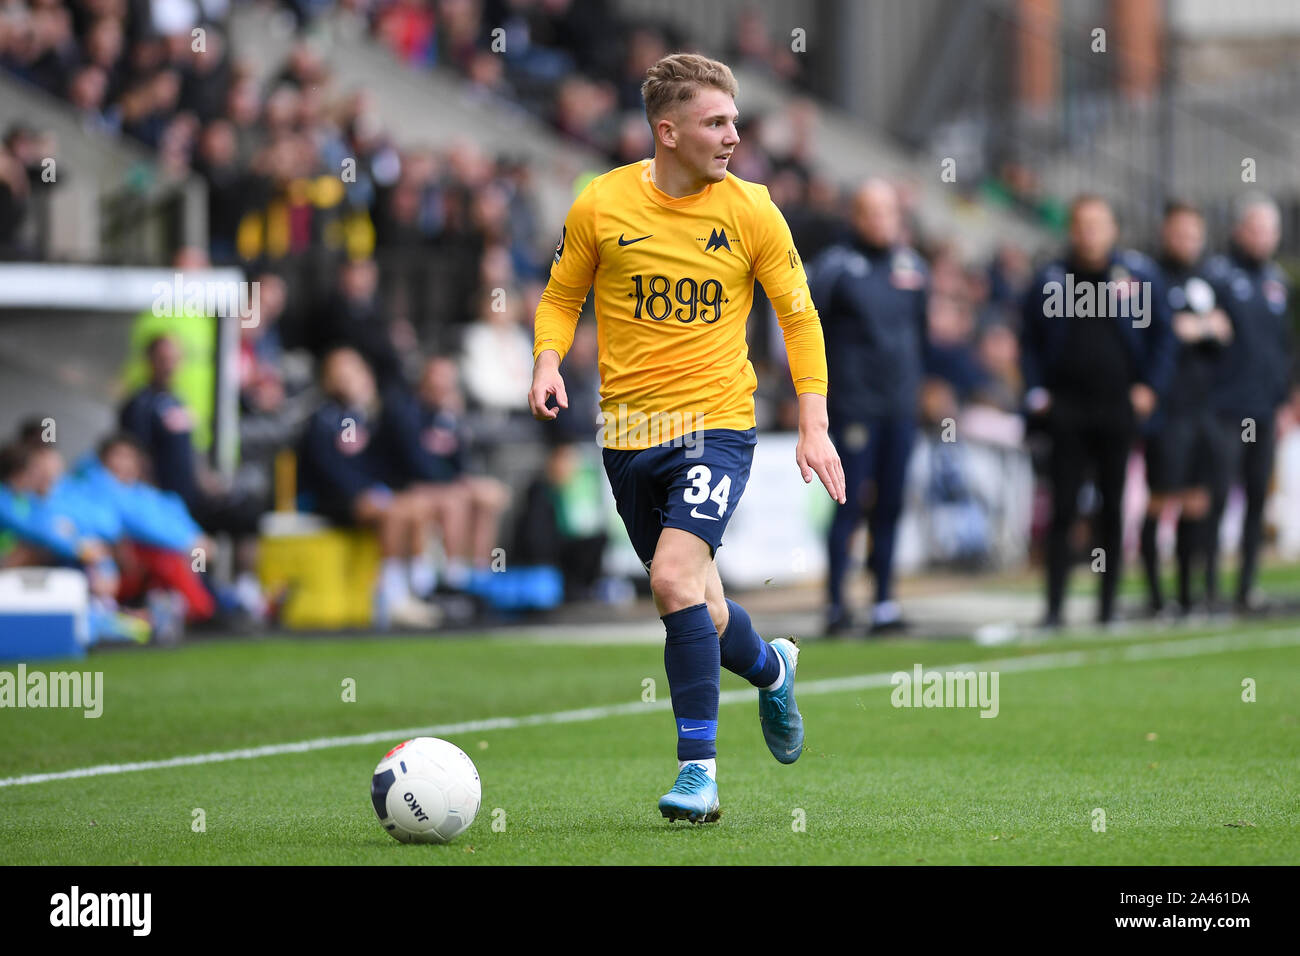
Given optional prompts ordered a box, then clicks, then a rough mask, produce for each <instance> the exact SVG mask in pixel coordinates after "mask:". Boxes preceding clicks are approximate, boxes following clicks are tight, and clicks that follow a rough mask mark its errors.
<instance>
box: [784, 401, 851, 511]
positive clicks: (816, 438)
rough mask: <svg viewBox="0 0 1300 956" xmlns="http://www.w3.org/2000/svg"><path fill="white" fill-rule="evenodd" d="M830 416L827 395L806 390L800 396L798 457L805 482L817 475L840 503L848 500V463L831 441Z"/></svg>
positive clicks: (796, 447) (796, 457)
mask: <svg viewBox="0 0 1300 956" xmlns="http://www.w3.org/2000/svg"><path fill="white" fill-rule="evenodd" d="M829 428H830V419H829V418H828V417H827V414H826V396H825V395H818V394H816V393H814V392H804V393H803V394H802V395H800V396H799V442H798V444H797V445H796V446H795V450H794V457H795V461H796V462H797V463H798V465H799V474H800V475H802V476H803V480H804V481H805V482H810V481H812V480H813V476H814V475H816V476H817V477H818V478H820V479H821V483H822V484H823V485H824V486H825V487H826V493H827V494H829V495H830V496H831V497H832V498H833V499H834V500H836V501H838V502H839V503H840V504H844V503H845V501H846V500H847V499H846V497H845V492H844V466H843V464H841V462H840V456H839V453H838V452H837V451H836V450H835V445H834V444H833V443H832V442H831V436H830V431H829Z"/></svg>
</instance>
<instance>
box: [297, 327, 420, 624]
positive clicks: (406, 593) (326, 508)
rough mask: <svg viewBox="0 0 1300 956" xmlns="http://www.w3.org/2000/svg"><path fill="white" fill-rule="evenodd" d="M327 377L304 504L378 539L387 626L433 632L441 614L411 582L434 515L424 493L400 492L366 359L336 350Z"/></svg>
mask: <svg viewBox="0 0 1300 956" xmlns="http://www.w3.org/2000/svg"><path fill="white" fill-rule="evenodd" d="M320 375H321V391H322V392H323V393H324V394H325V399H326V400H325V403H324V404H323V405H322V406H321V407H320V408H319V409H318V410H317V411H316V413H315V414H314V415H313V416H312V418H311V420H310V422H308V424H307V430H306V433H305V435H304V436H303V440H302V443H301V447H300V453H299V475H300V479H301V483H302V489H303V491H304V492H305V493H306V502H305V503H306V504H307V506H308V507H309V508H311V510H313V511H316V512H318V513H320V514H323V515H325V516H326V517H328V518H330V519H331V520H333V521H334V522H336V523H338V524H342V525H359V526H361V527H368V528H373V529H374V530H375V531H376V533H377V534H378V536H379V547H380V553H381V554H382V565H381V569H380V575H379V581H378V583H377V587H376V593H375V612H376V615H375V616H376V619H377V621H378V623H379V626H380V627H388V626H389V625H390V624H397V625H401V626H410V627H432V626H433V625H434V623H435V621H436V614H435V613H434V610H433V608H431V607H429V606H428V605H426V604H423V603H421V602H420V601H418V600H417V599H416V598H415V595H414V593H413V591H412V587H411V583H412V582H411V580H410V578H411V577H412V576H413V575H414V576H415V577H417V578H418V577H419V576H420V574H421V571H420V568H419V565H420V563H421V561H422V560H423V557H424V555H425V551H426V543H427V536H428V533H429V531H430V529H431V527H432V525H433V522H434V520H435V517H436V514H435V511H434V508H433V507H432V506H431V502H430V499H429V497H428V496H427V495H425V494H423V493H422V492H421V491H420V490H419V489H409V490H404V491H399V490H394V485H396V484H398V483H400V476H396V475H395V474H394V471H395V469H394V464H393V463H394V460H395V453H394V451H393V449H392V448H391V446H390V445H389V444H388V443H389V442H391V441H392V434H393V432H392V426H391V421H385V420H384V407H383V405H382V404H381V403H380V400H379V393H378V391H377V389H376V387H375V379H374V375H373V374H372V372H371V371H370V368H369V367H368V366H367V365H366V363H365V360H364V359H363V358H362V357H361V355H360V354H359V353H358V352H356V351H355V350H353V349H349V348H340V349H335V350H333V351H331V352H330V353H329V354H327V355H326V356H325V358H324V360H323V361H322V362H321V373H320ZM418 585H419V582H418V581H417V586H418Z"/></svg>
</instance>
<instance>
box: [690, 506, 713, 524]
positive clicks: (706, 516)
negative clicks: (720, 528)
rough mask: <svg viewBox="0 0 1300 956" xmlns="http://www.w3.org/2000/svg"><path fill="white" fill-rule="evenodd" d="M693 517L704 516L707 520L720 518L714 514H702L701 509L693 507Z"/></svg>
mask: <svg viewBox="0 0 1300 956" xmlns="http://www.w3.org/2000/svg"><path fill="white" fill-rule="evenodd" d="M691 517H692V518H704V519H706V520H708V521H717V520H718V519H717V518H715V517H714V516H713V515H702V514H700V511H699V509H698V508H692V509H691Z"/></svg>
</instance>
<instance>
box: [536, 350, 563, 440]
mask: <svg viewBox="0 0 1300 956" xmlns="http://www.w3.org/2000/svg"><path fill="white" fill-rule="evenodd" d="M552 395H554V396H555V403H556V405H558V406H559V408H547V407H546V402H547V399H549V398H550V397H551V396H552ZM568 407H569V396H568V395H567V394H566V393H565V391H564V379H563V378H562V377H561V376H560V353H559V352H557V351H555V350H554V349H545V350H543V351H542V352H540V353H538V356H537V361H535V362H534V363H533V384H532V387H531V388H530V389H529V390H528V410H529V411H531V412H532V413H533V417H534V418H536V419H537V420H538V421H539V422H549V421H551V420H552V419H554V418H555V416H556V415H558V414H560V409H561V408H568Z"/></svg>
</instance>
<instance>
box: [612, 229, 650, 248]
mask: <svg viewBox="0 0 1300 956" xmlns="http://www.w3.org/2000/svg"><path fill="white" fill-rule="evenodd" d="M653 235H654V233H653V232H652V233H650V235H649V236H642V237H641V238H640V239H624V238H623V234H622V233H621V232H620V233H619V234H618V244H619V245H620V246H630V245H632V243H634V242H640V241H641V239H649V238H650V237H651V236H653Z"/></svg>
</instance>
